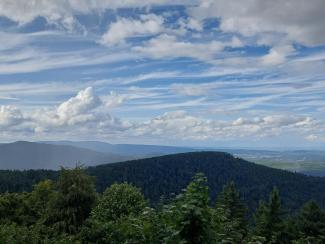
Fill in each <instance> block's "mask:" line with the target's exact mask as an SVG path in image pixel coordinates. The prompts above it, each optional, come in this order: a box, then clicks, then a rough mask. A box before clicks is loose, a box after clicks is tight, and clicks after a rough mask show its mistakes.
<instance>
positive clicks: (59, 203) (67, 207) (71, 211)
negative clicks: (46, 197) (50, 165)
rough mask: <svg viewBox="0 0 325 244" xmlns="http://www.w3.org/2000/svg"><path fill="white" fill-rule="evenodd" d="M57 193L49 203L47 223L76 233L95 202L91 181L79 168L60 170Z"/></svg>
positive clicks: (61, 229) (64, 230)
mask: <svg viewBox="0 0 325 244" xmlns="http://www.w3.org/2000/svg"><path fill="white" fill-rule="evenodd" d="M57 187H58V192H57V195H56V197H55V199H54V200H53V201H52V202H51V206H50V211H49V216H48V218H47V221H46V222H47V223H49V224H54V226H55V227H56V229H58V230H59V231H63V232H66V233H71V234H73V233H76V232H77V231H78V230H79V228H80V227H81V225H82V224H83V222H84V220H85V219H86V218H88V216H89V214H90V212H91V209H92V206H93V205H94V202H95V200H96V192H95V186H94V182H93V179H92V178H91V177H90V176H88V175H87V174H86V173H85V171H84V169H83V168H82V167H81V166H76V167H75V168H74V169H65V168H62V169H61V171H60V177H59V181H58V184H57Z"/></svg>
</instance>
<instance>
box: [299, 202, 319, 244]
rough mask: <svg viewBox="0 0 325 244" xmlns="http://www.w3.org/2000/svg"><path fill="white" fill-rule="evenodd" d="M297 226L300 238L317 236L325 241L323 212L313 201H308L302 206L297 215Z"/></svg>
mask: <svg viewBox="0 0 325 244" xmlns="http://www.w3.org/2000/svg"><path fill="white" fill-rule="evenodd" d="M297 226H298V231H299V234H300V237H301V238H303V239H305V238H307V239H308V238H318V239H319V240H323V241H324V242H325V213H324V212H323V211H322V210H321V209H320V207H319V206H318V205H317V203H316V202H315V201H310V202H308V203H306V204H305V205H304V206H303V208H302V210H301V211H300V214H299V216H298V221H297Z"/></svg>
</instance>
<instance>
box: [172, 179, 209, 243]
mask: <svg viewBox="0 0 325 244" xmlns="http://www.w3.org/2000/svg"><path fill="white" fill-rule="evenodd" d="M176 208H178V210H179V216H180V217H179V222H178V226H179V234H180V237H181V239H183V240H184V241H185V242H186V243H190V244H204V243H211V242H212V239H213V236H212V221H211V220H212V218H211V209H210V207H209V189H208V186H207V178H206V177H205V176H204V175H203V174H201V173H199V174H196V175H195V176H194V177H193V180H192V182H191V183H190V184H189V185H188V186H187V188H186V191H185V192H184V194H182V195H181V196H179V199H178V202H177V205H176Z"/></svg>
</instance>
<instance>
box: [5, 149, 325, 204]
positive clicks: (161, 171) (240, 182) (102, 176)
mask: <svg viewBox="0 0 325 244" xmlns="http://www.w3.org/2000/svg"><path fill="white" fill-rule="evenodd" d="M86 171H87V173H88V174H90V175H92V176H94V178H95V182H96V187H97V190H98V191H99V192H102V191H104V190H105V189H106V187H108V186H110V185H111V184H112V183H114V182H129V183H132V184H134V185H135V186H137V187H139V188H141V190H142V191H143V193H144V195H145V196H146V197H147V198H148V199H150V200H151V202H152V203H157V202H158V201H159V200H160V198H161V197H162V196H164V197H166V198H167V199H168V198H169V197H173V196H174V194H177V193H179V192H181V189H183V188H184V187H186V185H187V184H188V183H189V181H190V180H191V177H192V176H193V175H194V174H195V173H198V172H203V173H204V174H205V175H206V176H207V178H208V183H209V188H210V197H211V199H212V201H214V200H215V198H216V195H217V194H218V192H220V190H221V189H222V186H223V185H224V184H226V183H228V182H230V181H234V182H235V184H236V187H237V188H238V190H239V191H240V192H241V195H242V197H243V199H244V201H245V202H246V203H247V206H249V208H250V210H253V209H255V208H256V206H257V204H258V200H259V199H267V197H268V194H269V192H270V191H271V190H272V188H273V187H274V186H276V187H278V188H279V191H280V195H281V199H282V200H283V206H284V207H285V208H287V209H291V210H296V209H298V208H299V207H301V205H302V204H303V203H304V202H306V201H308V200H310V199H315V200H316V201H317V202H319V203H320V204H321V205H322V206H325V178H321V177H311V176H305V175H302V174H299V173H291V172H288V171H284V170H279V169H272V168H269V167H265V166H262V165H257V164H254V163H251V162H248V161H246V160H243V159H239V158H236V157H233V156H232V155H230V154H228V153H222V152H190V153H181V154H173V155H165V156H160V157H153V158H147V159H138V160H132V161H126V162H119V163H111V164H105V165H98V166H92V167H89V168H87V169H86ZM57 177H58V171H48V170H28V171H14V172H12V171H4V170H2V171H1V170H0V183H1V184H0V192H6V191H9V192H11V191H15V192H17V191H30V190H31V189H32V185H33V184H35V183H37V182H38V181H40V180H42V179H46V178H49V179H53V180H56V179H57Z"/></svg>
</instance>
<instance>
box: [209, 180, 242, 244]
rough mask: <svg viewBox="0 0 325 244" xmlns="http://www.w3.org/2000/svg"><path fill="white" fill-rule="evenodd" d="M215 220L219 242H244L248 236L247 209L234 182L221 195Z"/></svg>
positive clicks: (225, 187)
mask: <svg viewBox="0 0 325 244" xmlns="http://www.w3.org/2000/svg"><path fill="white" fill-rule="evenodd" d="M214 219H215V225H216V226H215V227H216V235H217V240H218V241H220V242H221V241H223V242H224V243H241V242H243V240H244V238H245V237H246V234H247V221H246V208H245V205H244V204H243V203H242V201H241V199H240V196H239V192H237V191H236V188H235V184H234V183H233V182H231V183H230V184H227V185H226V186H224V188H223V190H222V192H221V193H220V194H219V196H218V199H217V203H216V208H215V218H214Z"/></svg>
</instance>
